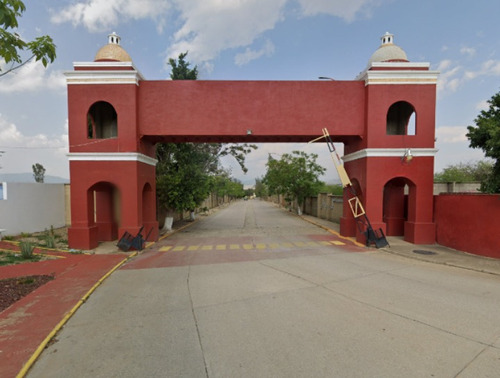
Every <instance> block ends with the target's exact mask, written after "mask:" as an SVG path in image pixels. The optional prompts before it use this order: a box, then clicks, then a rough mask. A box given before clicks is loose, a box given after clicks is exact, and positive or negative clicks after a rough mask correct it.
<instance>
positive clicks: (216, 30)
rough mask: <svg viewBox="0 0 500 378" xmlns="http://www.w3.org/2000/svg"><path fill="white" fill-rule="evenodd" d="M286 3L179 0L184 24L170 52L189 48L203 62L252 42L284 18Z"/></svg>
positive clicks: (190, 53)
mask: <svg viewBox="0 0 500 378" xmlns="http://www.w3.org/2000/svg"><path fill="white" fill-rule="evenodd" d="M285 4H286V0H275V1H269V0H252V1H248V0H247V1H227V2H222V1H220V0H177V1H176V6H177V8H178V10H179V11H180V13H181V19H182V20H183V24H182V26H181V27H180V29H178V30H177V32H176V33H175V34H174V40H173V44H172V45H171V46H170V48H169V49H168V51H167V55H168V56H169V57H177V56H178V55H179V53H181V52H185V51H189V55H190V58H191V59H192V60H193V61H195V62H203V61H207V60H212V59H214V58H215V57H217V56H218V54H219V53H220V52H221V51H223V50H226V49H233V48H239V47H245V46H249V45H251V44H252V43H253V42H254V41H255V40H256V39H257V38H258V37H259V36H261V35H262V34H263V33H264V32H265V31H268V30H271V29H273V28H274V27H275V25H276V24H277V23H278V22H280V21H281V20H282V19H283V8H284V5H285Z"/></svg>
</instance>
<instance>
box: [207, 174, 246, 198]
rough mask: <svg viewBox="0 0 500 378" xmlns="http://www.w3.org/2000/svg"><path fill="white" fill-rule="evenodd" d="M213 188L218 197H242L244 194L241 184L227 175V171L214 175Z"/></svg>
mask: <svg viewBox="0 0 500 378" xmlns="http://www.w3.org/2000/svg"><path fill="white" fill-rule="evenodd" d="M213 182H214V186H213V190H214V191H215V193H217V195H218V196H219V197H223V196H229V197H231V198H242V197H244V196H245V190H244V188H243V184H242V183H241V182H240V181H239V180H237V179H235V178H233V177H230V176H229V173H228V172H222V173H220V174H218V175H217V176H215V177H214V180H213Z"/></svg>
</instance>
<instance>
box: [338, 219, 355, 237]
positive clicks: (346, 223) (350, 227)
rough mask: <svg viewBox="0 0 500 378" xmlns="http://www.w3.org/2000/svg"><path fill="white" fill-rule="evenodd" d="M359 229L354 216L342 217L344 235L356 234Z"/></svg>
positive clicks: (342, 232) (341, 223) (341, 225)
mask: <svg viewBox="0 0 500 378" xmlns="http://www.w3.org/2000/svg"><path fill="white" fill-rule="evenodd" d="M357 231H358V229H357V227H356V221H355V220H354V218H352V217H350V218H346V217H341V218H340V235H342V236H356V233H357Z"/></svg>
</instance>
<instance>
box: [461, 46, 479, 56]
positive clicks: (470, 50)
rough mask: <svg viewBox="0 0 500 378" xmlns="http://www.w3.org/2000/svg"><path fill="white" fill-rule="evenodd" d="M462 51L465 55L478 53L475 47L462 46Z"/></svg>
mask: <svg viewBox="0 0 500 378" xmlns="http://www.w3.org/2000/svg"><path fill="white" fill-rule="evenodd" d="M460 53H461V54H464V55H469V56H474V55H476V49H475V48H473V47H462V48H461V49H460Z"/></svg>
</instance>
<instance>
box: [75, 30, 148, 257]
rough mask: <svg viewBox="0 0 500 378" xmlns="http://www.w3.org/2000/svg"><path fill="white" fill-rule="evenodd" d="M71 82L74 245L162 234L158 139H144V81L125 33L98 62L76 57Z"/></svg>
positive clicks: (103, 50)
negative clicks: (125, 43)
mask: <svg viewBox="0 0 500 378" xmlns="http://www.w3.org/2000/svg"><path fill="white" fill-rule="evenodd" d="M74 69H75V70H74V71H73V72H68V73H66V78H67V83H68V121H69V145H70V153H69V162H70V181H71V227H70V228H69V230H68V242H69V245H70V246H71V247H72V248H81V249H91V248H95V247H96V246H97V245H98V242H99V241H106V240H116V239H117V238H118V236H119V235H122V234H123V232H125V231H128V232H130V233H133V234H136V233H137V232H138V231H139V229H140V228H141V227H143V226H144V229H145V230H146V232H149V231H150V230H152V232H151V235H150V238H151V239H152V240H156V239H157V237H158V222H157V221H156V211H155V208H156V192H155V186H156V182H155V165H156V160H155V159H154V145H152V144H151V143H148V142H145V141H143V140H142V139H141V135H140V132H139V125H138V117H137V114H138V110H139V109H138V104H137V102H138V90H139V89H138V88H139V83H140V81H141V80H143V77H142V75H141V74H140V73H139V71H138V70H137V69H136V68H135V66H134V65H133V63H132V60H131V59H130V56H129V55H128V54H127V52H126V51H125V50H124V49H123V48H122V47H121V46H120V38H119V37H118V36H117V35H116V34H115V33H113V34H111V35H109V43H108V44H107V45H106V46H104V47H103V48H101V49H100V50H99V51H98V52H97V54H96V57H95V60H94V62H86V63H75V64H74Z"/></svg>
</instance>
